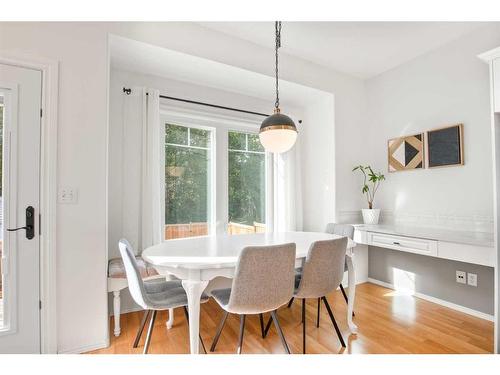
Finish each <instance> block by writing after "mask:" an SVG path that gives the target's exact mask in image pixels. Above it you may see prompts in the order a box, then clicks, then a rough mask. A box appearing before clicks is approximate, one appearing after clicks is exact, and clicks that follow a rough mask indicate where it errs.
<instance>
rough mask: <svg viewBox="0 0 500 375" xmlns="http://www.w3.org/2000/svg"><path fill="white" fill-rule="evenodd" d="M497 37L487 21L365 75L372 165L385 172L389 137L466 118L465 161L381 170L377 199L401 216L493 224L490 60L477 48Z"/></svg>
mask: <svg viewBox="0 0 500 375" xmlns="http://www.w3.org/2000/svg"><path fill="white" fill-rule="evenodd" d="M498 45H500V26H497V25H494V26H486V27H484V28H481V29H479V30H477V31H474V32H472V33H471V34H468V35H466V36H464V37H462V38H460V39H458V40H455V41H453V42H451V43H449V44H447V45H445V46H443V47H441V48H439V49H438V50H436V51H433V52H431V53H429V54H427V55H424V56H421V57H419V58H416V59H414V60H412V61H410V62H408V63H405V64H403V65H400V66H399V67H397V68H395V69H393V70H391V71H388V72H386V73H383V74H381V75H380V76H378V77H375V78H373V79H370V80H368V81H367V82H366V93H367V120H366V123H367V129H366V133H365V136H366V137H367V138H369V140H370V146H371V148H370V154H371V155H372V156H371V158H370V163H371V164H372V166H374V167H376V168H377V169H380V170H382V171H384V172H387V140H388V139H390V138H394V137H398V136H403V135H411V134H414V133H418V132H423V131H425V130H430V129H433V128H438V127H441V126H443V125H447V124H457V123H463V124H464V155H465V165H464V166H463V167H450V168H438V169H433V170H431V169H423V170H415V171H404V172H396V173H385V175H386V178H387V180H386V181H385V182H384V183H383V185H382V187H381V188H380V190H379V193H378V196H377V197H376V201H375V206H376V207H380V208H382V209H383V210H389V211H393V212H394V217H395V219H396V220H399V221H401V222H417V223H419V224H424V225H427V226H429V225H434V226H443V227H446V226H450V227H453V228H455V229H468V230H474V229H476V230H484V231H492V215H493V191H492V186H493V185H492V166H491V163H492V161H491V141H490V137H491V131H490V115H489V100H490V99H489V80H488V67H487V65H486V64H484V63H483V62H482V61H480V60H479V59H478V58H477V55H478V54H479V53H480V52H483V51H486V50H488V49H490V48H492V47H495V46H498ZM389 213H390V212H389Z"/></svg>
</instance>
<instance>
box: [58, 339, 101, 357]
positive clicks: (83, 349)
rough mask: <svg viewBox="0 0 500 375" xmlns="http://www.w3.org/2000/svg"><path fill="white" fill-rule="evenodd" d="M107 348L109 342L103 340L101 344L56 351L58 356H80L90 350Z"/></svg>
mask: <svg viewBox="0 0 500 375" xmlns="http://www.w3.org/2000/svg"><path fill="white" fill-rule="evenodd" d="M107 347H109V340H105V341H103V342H100V343H96V344H91V345H85V346H81V347H79V348H74V349H65V350H62V351H58V354H82V353H86V352H90V351H92V350H97V349H104V348H107Z"/></svg>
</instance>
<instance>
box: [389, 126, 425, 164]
mask: <svg viewBox="0 0 500 375" xmlns="http://www.w3.org/2000/svg"><path fill="white" fill-rule="evenodd" d="M387 153H388V164H389V172H399V171H406V170H412V169H422V168H423V167H424V133H419V134H415V135H409V136H405V137H399V138H393V139H390V140H389V142H388V145H387Z"/></svg>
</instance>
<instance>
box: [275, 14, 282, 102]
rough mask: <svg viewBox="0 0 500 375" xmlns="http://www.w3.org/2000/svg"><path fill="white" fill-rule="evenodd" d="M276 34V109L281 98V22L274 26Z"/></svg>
mask: <svg viewBox="0 0 500 375" xmlns="http://www.w3.org/2000/svg"><path fill="white" fill-rule="evenodd" d="M274 28H275V32H276V50H275V52H276V55H275V56H276V102H275V103H274V107H275V108H279V106H280V96H279V84H278V48H280V47H281V21H276V22H275V24H274Z"/></svg>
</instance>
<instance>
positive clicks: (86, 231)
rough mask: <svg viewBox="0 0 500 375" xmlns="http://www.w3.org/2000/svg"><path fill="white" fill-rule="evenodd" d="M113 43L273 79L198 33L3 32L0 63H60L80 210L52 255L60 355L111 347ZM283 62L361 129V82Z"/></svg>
mask: <svg viewBox="0 0 500 375" xmlns="http://www.w3.org/2000/svg"><path fill="white" fill-rule="evenodd" d="M108 33H113V34H116V35H121V36H124V37H129V38H132V39H136V40H139V41H143V42H147V43H150V44H156V45H159V46H162V47H165V48H170V49H174V50H178V51H182V52H186V53H190V54H194V55H197V56H201V57H205V58H208V59H212V60H215V61H219V62H223V63H226V64H229V65H234V66H238V67H242V68H245V69H248V70H251V71H256V72H259V73H262V74H267V75H270V76H272V75H273V65H272V63H270V61H271V62H272V59H269V53H270V50H268V49H266V48H263V47H259V46H256V45H254V44H252V43H249V42H244V41H241V40H238V39H235V38H233V37H231V36H228V35H225V34H220V33H218V32H214V31H211V30H208V29H205V28H203V27H201V26H198V25H195V24H191V23H50V22H49V23H0V53H8V54H23V55H26V54H27V55H30V54H31V55H35V56H40V57H44V58H48V59H54V60H57V61H59V62H60V77H59V85H60V86H59V95H60V97H59V123H58V127H59V129H58V136H59V145H58V184H59V185H60V186H72V187H75V188H77V189H78V193H79V201H78V203H77V204H74V205H59V206H58V211H57V214H58V218H57V223H58V228H57V229H58V232H57V241H56V242H57V249H52V251H57V299H58V300H57V306H58V308H57V315H58V316H57V320H58V327H57V329H58V344H57V347H58V351H59V352H73V351H84V350H87V349H90V348H93V347H98V346H102V345H105V344H106V342H107V340H108V331H107V307H106V305H107V304H106V266H107V265H106V260H107V248H108V241H107V230H106V221H107V203H106V199H107V191H106V184H107V178H106V176H107V173H106V164H107V163H106V158H107V118H108V113H107V108H108V107H107V95H108V73H107V72H108V68H109V66H108V51H107V42H108ZM249 56H251V58H249ZM281 61H282V62H283V65H282V69H281V72H282V77H283V78H284V79H287V80H289V81H292V82H297V83H300V84H303V85H305V86H310V87H314V88H318V89H321V90H324V91H328V92H334V93H335V95H336V104H335V106H336V115H335V122H336V125H337V127H338V128H340V127H341V128H345V129H352V131H356V129H360V127H361V125H362V122H361V118H360V112H361V111H362V106H363V101H362V95H363V85H362V82H361V81H359V80H358V79H355V78H351V77H348V76H346V75H343V74H339V73H336V72H334V71H331V70H329V69H326V68H322V67H319V66H317V65H314V64H312V63H310V62H307V61H304V60H301V59H297V58H293V57H286V58H282V60H281ZM349 132H351V130H349ZM347 135H348V134H342V133H341V134H340V138H339V137H337V142H340V143H341V144H344V145H345V144H346V143H348V141H349V139H348V138H344V137H347ZM345 157H346V159H347V160H348V161H349V163H350V162H351V161H352V160H354V159H360V160H359V161H362V160H363V157H361V156H360V154H359V153H358V151H357V150H355V149H350V150H348V152H347V153H346V156H345ZM339 162H341V161H340V160H339ZM339 177H341V178H343V180H344V182H345V186H346V187H345V188H344V190H343V191H342V194H343V195H341V196H339V194H337V200H338V201H339V202H340V206H341V207H348V208H357V207H358V206H359V205H358V204H357V203H356V201H358V202H359V201H361V199H360V197H359V196H358V194H357V193H355V192H354V191H353V190H352V189H350V188H349V186H353V185H354V184H355V181H354V179H353V178H352V176H351V175H350V174H349V176H347V175H345V176H337V178H339Z"/></svg>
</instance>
